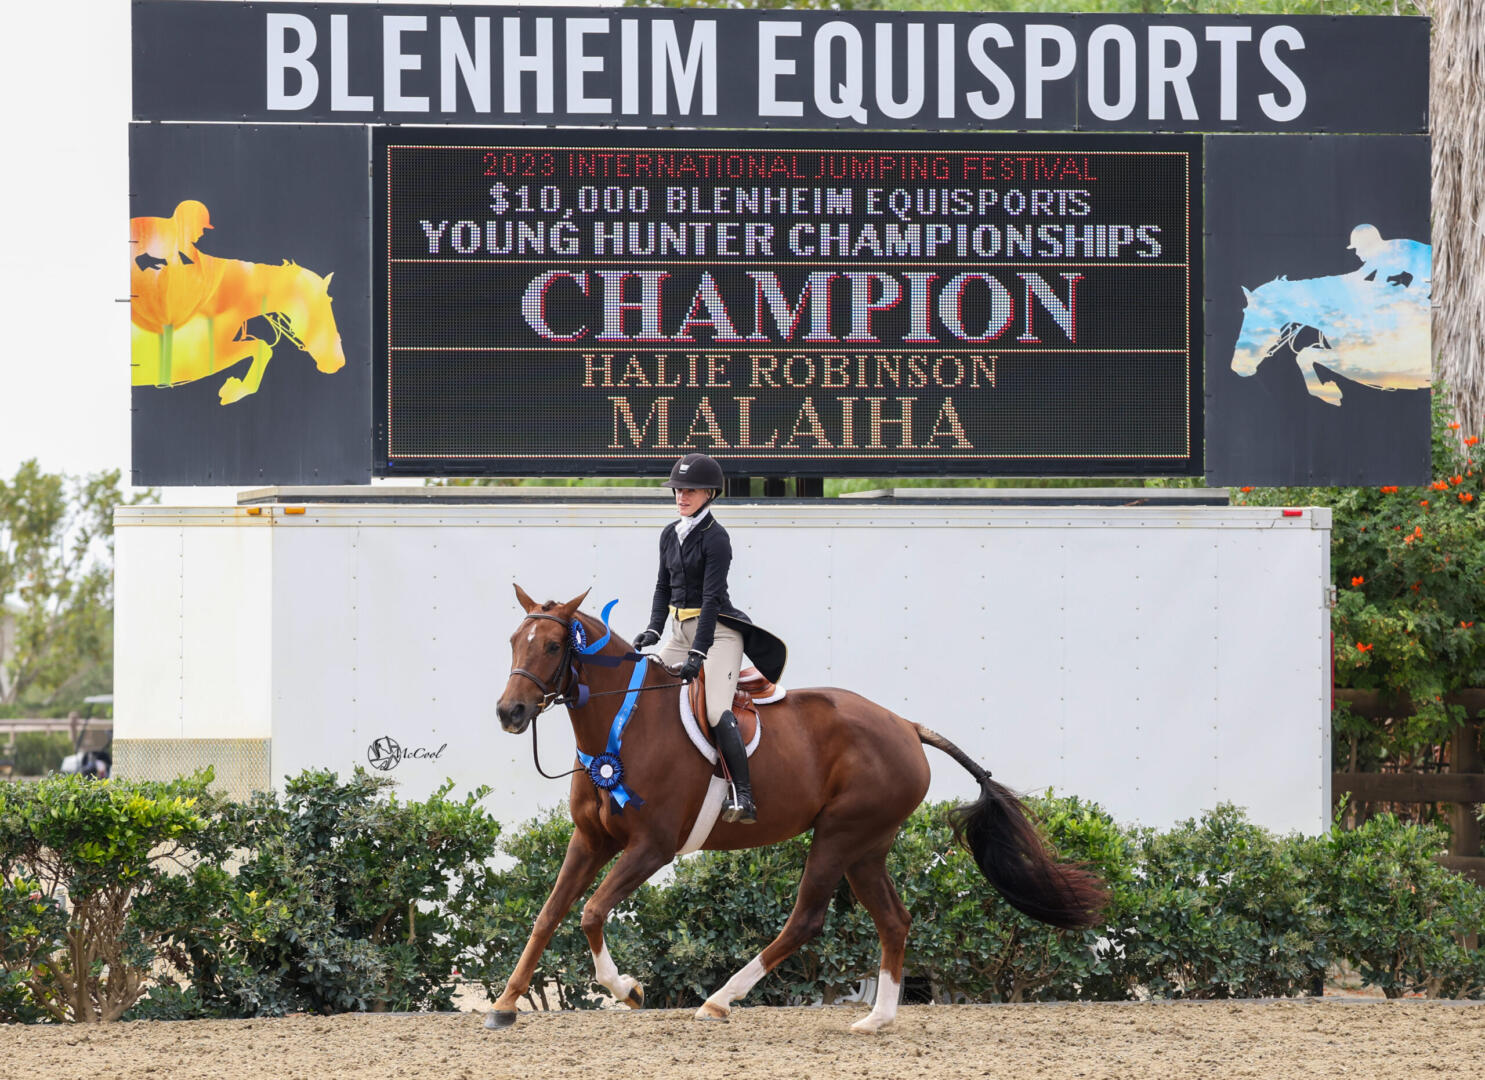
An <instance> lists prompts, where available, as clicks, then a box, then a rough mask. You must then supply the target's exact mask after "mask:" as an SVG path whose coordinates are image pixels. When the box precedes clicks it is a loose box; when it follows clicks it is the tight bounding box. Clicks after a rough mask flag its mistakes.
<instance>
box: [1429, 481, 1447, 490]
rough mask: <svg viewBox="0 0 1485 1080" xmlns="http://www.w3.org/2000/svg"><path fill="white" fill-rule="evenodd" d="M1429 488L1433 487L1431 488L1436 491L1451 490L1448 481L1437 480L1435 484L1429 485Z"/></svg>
mask: <svg viewBox="0 0 1485 1080" xmlns="http://www.w3.org/2000/svg"><path fill="white" fill-rule="evenodd" d="M1428 486H1429V487H1431V488H1433V489H1434V490H1435V491H1448V490H1449V484H1448V483H1447V482H1446V481H1444V480H1435V481H1434V482H1433V483H1431V484H1429V485H1428Z"/></svg>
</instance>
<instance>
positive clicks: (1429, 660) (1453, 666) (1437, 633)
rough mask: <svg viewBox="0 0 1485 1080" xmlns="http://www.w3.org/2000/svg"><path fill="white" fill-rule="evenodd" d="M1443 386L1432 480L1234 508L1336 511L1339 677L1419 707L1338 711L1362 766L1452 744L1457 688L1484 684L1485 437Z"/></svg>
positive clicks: (1245, 494) (1342, 731) (1269, 492)
mask: <svg viewBox="0 0 1485 1080" xmlns="http://www.w3.org/2000/svg"><path fill="white" fill-rule="evenodd" d="M1452 408H1453V407H1452V405H1451V403H1450V400H1449V395H1448V394H1446V393H1445V392H1444V388H1443V387H1436V388H1435V391H1434V395H1433V473H1434V479H1433V481H1432V482H1431V483H1430V484H1429V485H1427V486H1425V487H1403V486H1393V485H1389V486H1386V487H1375V488H1260V489H1257V490H1254V489H1251V488H1244V489H1242V490H1241V491H1239V492H1238V493H1237V495H1236V498H1235V500H1234V501H1235V502H1237V503H1238V504H1244V503H1246V504H1249V505H1266V506H1302V505H1310V506H1329V507H1331V508H1332V509H1333V510H1334V519H1333V523H1332V531H1331V554H1330V565H1331V571H1332V573H1333V574H1334V575H1335V588H1336V606H1335V612H1334V615H1333V617H1332V621H1331V627H1332V629H1333V631H1334V633H1335V676H1336V684H1337V685H1338V686H1343V687H1352V688H1355V689H1358V690H1377V691H1380V692H1381V693H1382V694H1383V695H1385V696H1386V697H1387V698H1389V699H1391V700H1393V701H1397V702H1400V703H1405V702H1406V703H1411V705H1412V707H1413V709H1412V714H1411V715H1410V716H1409V717H1408V718H1407V719H1406V720H1400V722H1398V723H1395V724H1393V725H1392V726H1391V727H1390V728H1389V729H1388V731H1387V732H1386V734H1385V737H1384V733H1383V731H1382V729H1381V728H1380V727H1378V726H1377V725H1375V724H1373V723H1371V722H1369V721H1361V720H1357V719H1355V718H1353V717H1350V716H1348V715H1345V714H1340V715H1338V717H1337V727H1336V734H1337V736H1338V738H1337V739H1336V742H1337V744H1340V743H1341V742H1344V741H1349V739H1350V737H1351V736H1352V735H1356V736H1357V737H1358V738H1360V739H1361V740H1362V743H1363V750H1364V754H1363V756H1364V758H1365V759H1366V762H1373V761H1375V760H1377V759H1379V758H1382V757H1387V756H1390V755H1391V754H1393V753H1398V752H1401V753H1415V752H1417V751H1418V750H1420V749H1422V748H1424V747H1428V746H1431V745H1433V744H1435V743H1439V742H1442V741H1444V740H1445V739H1447V738H1448V737H1449V736H1450V735H1451V734H1452V732H1453V731H1454V729H1455V728H1456V727H1457V726H1458V725H1459V724H1460V723H1461V722H1462V721H1463V719H1464V711H1463V710H1462V709H1461V708H1459V707H1457V706H1454V707H1451V706H1448V705H1446V704H1445V703H1444V698H1445V696H1446V695H1447V694H1449V693H1450V692H1451V691H1455V690H1460V689H1463V688H1465V687H1471V686H1481V685H1485V618H1482V616H1485V528H1481V517H1480V514H1481V509H1482V507H1485V474H1482V472H1481V466H1480V464H1479V461H1478V458H1477V457H1476V454H1477V447H1478V446H1479V442H1480V440H1479V437H1478V436H1474V435H1470V436H1467V437H1464V438H1461V434H1462V432H1461V430H1460V423H1459V421H1457V420H1454V419H1453V418H1452V416H1453V412H1452Z"/></svg>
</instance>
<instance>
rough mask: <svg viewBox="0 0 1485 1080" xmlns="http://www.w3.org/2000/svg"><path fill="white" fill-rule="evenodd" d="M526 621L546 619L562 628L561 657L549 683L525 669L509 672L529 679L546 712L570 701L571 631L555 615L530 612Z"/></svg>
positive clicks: (542, 709) (514, 669)
mask: <svg viewBox="0 0 1485 1080" xmlns="http://www.w3.org/2000/svg"><path fill="white" fill-rule="evenodd" d="M526 619H548V620H550V621H551V622H554V623H557V624H558V625H559V626H561V627H562V656H561V658H560V659H559V660H558V661H557V670H556V671H554V672H552V678H551V680H550V681H548V680H546V679H542V678H538V677H537V676H536V675H533V674H532V673H531V672H529V671H527V670H526V669H525V668H511V672H510V673H511V674H512V675H520V676H521V677H522V678H525V679H530V680H531V681H532V682H534V683H535V684H536V686H537V688H538V689H539V690H540V691H541V711H542V712H546V711H547V710H548V709H550V708H551V707H552V706H553V705H560V704H563V703H564V702H566V701H568V700H570V699H569V698H568V695H567V688H568V686H570V685H571V683H572V678H573V674H574V673H573V670H572V664H571V660H572V631H571V630H570V629H569V624H568V622H567V621H566V620H565V619H559V618H558V617H557V616H555V615H543V614H542V613H541V612H532V613H530V614H528V615H527V616H526ZM526 619H522V620H521V621H522V622H525V621H526ZM559 679H560V680H561V682H560V683H558V680H559Z"/></svg>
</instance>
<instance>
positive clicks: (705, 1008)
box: [696, 1001, 732, 1024]
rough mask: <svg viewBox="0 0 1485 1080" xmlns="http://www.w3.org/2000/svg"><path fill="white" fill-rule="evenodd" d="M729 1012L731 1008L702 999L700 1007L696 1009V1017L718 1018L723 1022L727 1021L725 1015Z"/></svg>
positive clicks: (701, 1018) (700, 1018)
mask: <svg viewBox="0 0 1485 1080" xmlns="http://www.w3.org/2000/svg"><path fill="white" fill-rule="evenodd" d="M731 1012H732V1010H731V1009H724V1008H723V1007H722V1006H720V1005H713V1004H712V1003H711V1002H710V1001H703V1002H702V1003H701V1008H699V1009H697V1010H696V1019H698V1020H720V1021H721V1022H722V1023H724V1024H725V1023H727V1016H728V1014H729V1013H731Z"/></svg>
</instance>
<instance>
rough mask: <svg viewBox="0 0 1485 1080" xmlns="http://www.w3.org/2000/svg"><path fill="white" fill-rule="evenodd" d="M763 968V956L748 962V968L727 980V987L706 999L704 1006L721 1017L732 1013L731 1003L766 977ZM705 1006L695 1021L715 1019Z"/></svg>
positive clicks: (760, 955) (744, 995) (743, 995)
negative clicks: (717, 1012)
mask: <svg viewBox="0 0 1485 1080" xmlns="http://www.w3.org/2000/svg"><path fill="white" fill-rule="evenodd" d="M767 974H768V972H767V971H766V970H765V969H764V967H763V956H762V954H761V953H760V954H759V955H758V956H755V957H753V959H751V960H749V961H748V966H747V967H745V968H743V969H742V970H741V971H739V972H738V973H737V974H736V975H734V976H732V978H730V979H728V980H727V985H726V986H724V987H722V989H720V990H718V991H717V992H716V993H714V994H713V995H712V996H711V997H709V998H707V999H706V1005H710V1006H711V1007H712V1008H713V1009H714V1010H719V1011H720V1012H721V1014H722V1015H723V1016H726V1015H727V1014H728V1013H729V1012H731V1011H732V1003H733V1002H734V1001H736V1000H737V999H738V998H740V997H746V996H747V993H748V991H749V990H751V989H753V987H755V986H757V985H758V980H759V979H761V978H763V976H765V975H767ZM706 1005H703V1006H702V1007H701V1009H700V1010H699V1011H698V1012H697V1013H696V1017H697V1019H700V1020H711V1019H716V1016H715V1014H714V1013H711V1012H708V1011H707V1008H706Z"/></svg>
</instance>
